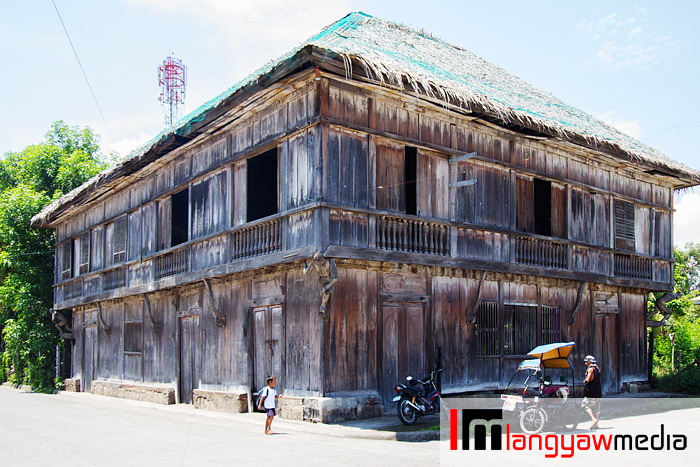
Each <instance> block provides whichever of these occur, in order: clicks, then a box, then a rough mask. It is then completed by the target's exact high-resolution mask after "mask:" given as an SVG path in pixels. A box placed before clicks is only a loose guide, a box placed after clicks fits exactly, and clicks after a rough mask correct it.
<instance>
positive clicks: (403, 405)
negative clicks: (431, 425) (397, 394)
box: [396, 399, 418, 425]
mask: <svg viewBox="0 0 700 467" xmlns="http://www.w3.org/2000/svg"><path fill="white" fill-rule="evenodd" d="M396 409H397V411H398V413H399V420H401V423H403V424H404V425H413V424H415V423H416V421H417V420H418V412H417V411H416V409H414V408H413V407H411V405H410V404H409V403H408V400H406V399H401V401H399V405H398V406H397V407H396Z"/></svg>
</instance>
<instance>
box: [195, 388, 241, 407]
mask: <svg viewBox="0 0 700 467" xmlns="http://www.w3.org/2000/svg"><path fill="white" fill-rule="evenodd" d="M192 404H193V405H194V408H195V409H202V410H213V411H217V412H229V413H241V412H247V411H248V395H247V394H238V393H235V392H224V391H207V390H204V389H195V390H193V391H192Z"/></svg>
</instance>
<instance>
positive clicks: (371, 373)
mask: <svg viewBox="0 0 700 467" xmlns="http://www.w3.org/2000/svg"><path fill="white" fill-rule="evenodd" d="M358 294H359V295H358ZM324 328H325V329H324V332H325V337H324V344H323V349H324V352H323V353H324V367H325V368H324V390H325V392H326V393H330V394H337V393H343V392H351V391H358V390H363V389H364V390H367V389H373V390H376V388H377V384H378V380H377V364H378V360H377V358H378V352H379V350H378V347H377V273H376V272H373V271H366V270H355V269H345V268H338V282H337V283H336V284H335V289H334V292H333V294H332V295H331V301H330V316H329V319H328V320H327V321H326V322H325V323H324Z"/></svg>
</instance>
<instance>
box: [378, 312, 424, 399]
mask: <svg viewBox="0 0 700 467" xmlns="http://www.w3.org/2000/svg"><path fill="white" fill-rule="evenodd" d="M425 360H426V351H425V337H424V304H423V303H394V302H385V303H384V304H383V305H382V366H381V378H380V392H381V396H382V400H383V401H384V407H385V409H387V410H388V409H389V407H390V405H389V404H390V403H391V400H392V399H393V398H394V396H395V395H396V393H395V392H394V389H393V388H394V386H395V385H396V384H397V383H399V382H401V383H403V382H404V381H406V377H407V376H413V377H414V378H420V379H422V378H424V377H425V376H426V374H425V373H426V371H427V370H426V365H425Z"/></svg>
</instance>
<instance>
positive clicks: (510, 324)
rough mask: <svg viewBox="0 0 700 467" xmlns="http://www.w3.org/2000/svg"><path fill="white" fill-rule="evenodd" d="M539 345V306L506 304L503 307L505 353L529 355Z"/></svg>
mask: <svg viewBox="0 0 700 467" xmlns="http://www.w3.org/2000/svg"><path fill="white" fill-rule="evenodd" d="M536 346H537V306H526V305H506V306H505V307H504V309H503V353H504V355H527V353H528V352H529V351H530V350H532V349H533V348H534V347H536Z"/></svg>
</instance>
